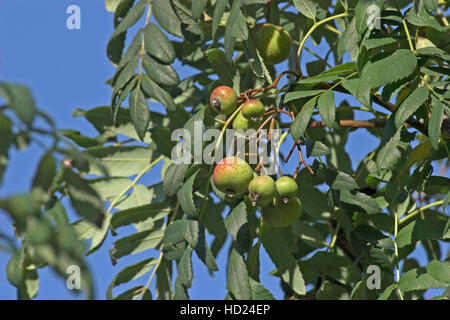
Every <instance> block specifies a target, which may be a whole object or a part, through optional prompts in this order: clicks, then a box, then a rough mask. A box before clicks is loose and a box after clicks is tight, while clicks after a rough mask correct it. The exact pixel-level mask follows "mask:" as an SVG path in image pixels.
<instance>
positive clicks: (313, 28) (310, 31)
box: [295, 12, 348, 76]
mask: <svg viewBox="0 0 450 320" xmlns="http://www.w3.org/2000/svg"><path fill="white" fill-rule="evenodd" d="M346 16H348V13H347V12H344V13H340V14H337V15H335V16H331V17H328V18H325V19H323V20H321V21H318V22H316V23H314V25H313V26H312V27H311V29H309V31H308V32H307V33H306V35H305V36H304V37H303V39H302V40H301V41H300V45H299V47H298V51H297V60H296V68H295V69H296V71H297V75H299V76H301V75H302V69H301V66H300V58H301V55H302V50H303V46H304V45H305V42H306V40H307V39H308V38H309V36H310V35H311V34H312V33H313V32H314V30H316V29H317V27H319V26H320V25H322V24H324V23H327V22H328V21H331V20H334V19H339V18H343V17H346Z"/></svg>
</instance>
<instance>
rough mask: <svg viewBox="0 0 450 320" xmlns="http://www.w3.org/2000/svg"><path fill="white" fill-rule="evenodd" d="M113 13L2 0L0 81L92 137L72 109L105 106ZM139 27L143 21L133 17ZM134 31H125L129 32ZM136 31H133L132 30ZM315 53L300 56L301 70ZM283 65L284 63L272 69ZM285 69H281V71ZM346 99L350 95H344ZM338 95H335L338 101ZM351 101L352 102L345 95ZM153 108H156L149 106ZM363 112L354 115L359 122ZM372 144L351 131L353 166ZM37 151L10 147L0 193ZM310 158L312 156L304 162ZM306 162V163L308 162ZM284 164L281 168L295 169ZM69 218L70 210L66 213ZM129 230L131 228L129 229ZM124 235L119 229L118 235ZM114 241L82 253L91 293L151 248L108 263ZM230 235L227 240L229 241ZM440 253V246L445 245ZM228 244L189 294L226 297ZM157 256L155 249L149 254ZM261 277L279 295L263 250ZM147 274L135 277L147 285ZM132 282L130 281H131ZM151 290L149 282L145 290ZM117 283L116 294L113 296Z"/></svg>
mask: <svg viewBox="0 0 450 320" xmlns="http://www.w3.org/2000/svg"><path fill="white" fill-rule="evenodd" d="M72 4H77V5H79V6H80V8H81V30H68V29H67V28H66V19H67V17H68V14H66V8H67V7H68V6H69V5H72ZM112 21H113V15H112V14H111V13H109V12H107V11H106V10H105V7H104V1H103V0H78V1H76V0H72V1H67V0H58V1H43V0H39V1H37V0H2V1H0V41H1V46H0V80H2V81H3V80H4V81H10V82H16V83H22V84H24V85H27V86H29V87H30V89H31V90H32V92H33V94H34V97H35V100H36V102H37V105H38V107H39V108H41V109H42V110H44V111H45V112H46V113H47V114H49V115H50V116H51V117H52V118H53V120H54V121H55V122H56V123H57V126H58V128H59V129H77V130H79V131H81V132H83V133H84V134H87V135H94V134H95V130H94V129H93V128H92V127H91V126H90V125H89V124H88V123H87V122H86V121H83V120H82V119H81V118H72V112H73V110H74V109H75V108H83V109H90V108H93V107H96V106H100V105H108V103H109V101H110V96H111V89H110V87H109V86H107V85H105V81H106V80H107V79H109V78H110V77H112V75H113V73H114V71H115V69H114V67H113V66H112V65H111V64H110V63H109V61H108V59H107V57H106V44H107V42H108V39H109V37H110V35H111V34H112V32H113V22H112ZM138 25H139V26H141V25H142V23H141V24H140V22H138ZM135 30H136V28H133V29H131V31H130V33H131V34H135ZM133 32H134V33H133ZM129 38H131V36H130V37H129ZM307 45H308V47H309V48H311V49H314V50H316V51H317V52H318V53H319V54H320V55H322V56H324V50H325V49H326V45H324V44H320V45H319V46H317V47H315V46H314V45H313V44H312V43H311V42H310V41H308V42H307ZM312 59H313V57H312V56H311V55H310V54H309V53H306V52H305V53H304V59H303V62H302V68H303V70H306V69H305V63H306V62H308V61H311V60H312ZM176 67H177V70H178V71H179V73H180V77H181V78H184V77H186V76H187V75H189V73H190V70H189V69H187V68H184V67H181V66H180V65H179V64H176ZM278 67H279V68H280V70H281V69H283V67H284V68H285V67H286V66H283V64H282V65H280V66H278ZM283 70H284V69H283ZM346 98H347V99H348V96H347V97H346ZM341 100H342V97H337V103H338V102H340V101H341ZM348 101H349V102H350V103H351V104H352V105H358V103H357V102H356V101H355V100H352V99H348ZM151 107H152V108H157V109H158V110H160V109H161V108H160V107H159V106H156V105H151ZM364 116H365V115H364V114H358V117H359V118H360V119H364ZM376 145H377V141H376V140H375V139H374V138H373V137H372V136H371V135H370V134H368V133H367V131H366V130H358V131H357V133H352V134H350V137H349V142H348V145H347V151H348V152H349V154H350V156H351V157H352V163H353V168H356V166H357V164H358V162H359V161H360V160H361V159H362V158H363V157H364V156H365V155H366V154H367V153H368V152H369V151H371V150H372V149H373V148H374V147H375V146H376ZM41 154H42V149H41V148H39V147H38V146H36V145H32V146H31V147H30V148H29V149H27V150H26V151H22V152H16V151H15V152H12V153H11V158H12V159H14V163H12V164H11V165H10V167H9V168H8V170H7V171H6V174H5V177H4V182H3V184H2V185H1V186H0V197H1V198H4V197H7V196H9V195H12V194H16V193H21V192H26V191H27V190H28V189H29V187H30V184H31V179H32V177H33V174H34V171H35V169H36V166H37V162H38V159H39V156H40V155H41ZM309 160H311V159H309ZM309 162H311V161H309ZM294 166H295V165H294V164H290V165H288V166H287V169H293V167H294ZM158 179H160V177H159V171H158V168H156V169H155V171H153V173H151V174H150V175H149V176H147V177H146V178H145V179H144V180H143V182H144V183H149V184H150V183H152V182H155V181H157V180H158ZM69 213H70V215H71V217H73V216H74V215H73V212H71V211H70V212H69ZM127 231H130V230H127ZM0 232H2V233H5V234H9V235H12V230H11V224H10V221H9V220H8V219H7V218H6V216H5V215H4V214H0ZM123 235H124V234H123V233H122V232H121V233H120V236H123ZM114 240H115V239H114V238H113V237H112V236H111V235H108V238H107V240H106V242H105V243H104V245H103V247H102V249H101V250H99V251H98V252H96V253H95V254H93V255H92V256H90V257H88V258H87V261H88V264H89V266H90V267H91V270H92V273H93V277H94V279H95V286H96V289H97V295H96V298H98V299H104V297H105V291H106V288H107V286H108V285H109V283H110V282H111V280H112V279H113V277H114V276H115V274H116V273H117V272H118V271H120V270H121V269H122V268H123V267H125V266H126V265H129V264H132V263H134V262H137V261H139V260H140V259H143V258H144V257H147V256H148V255H149V252H145V253H141V254H138V255H136V256H134V257H131V258H125V261H120V262H119V263H118V264H117V265H116V266H112V265H111V263H110V259H109V254H108V249H109V248H111V247H112V243H113V241H114ZM229 243H230V239H228V240H227V245H228V244H229ZM443 251H444V254H445V251H446V250H443ZM226 252H227V250H226V248H225V249H223V250H222V252H221V253H220V254H219V257H218V261H217V263H218V265H219V269H220V270H221V271H219V272H216V273H215V275H214V277H213V278H211V277H210V276H209V273H208V272H207V269H206V267H205V266H204V265H203V264H202V263H201V262H199V260H198V259H197V258H196V256H195V255H193V257H194V284H193V287H192V288H191V289H190V290H189V294H190V296H191V298H192V299H223V298H224V296H225V294H226V289H225V285H226ZM150 254H152V255H153V256H155V257H156V256H157V253H156V252H150ZM417 257H418V259H419V262H422V261H423V258H424V252H423V250H422V251H420V250H419V251H418V252H417ZM8 259H9V257H8V256H7V255H6V254H5V253H3V252H0V299H15V297H16V293H15V288H14V287H12V286H11V285H10V284H9V283H8V281H7V279H6V273H5V268H6V264H7V261H8ZM261 266H262V267H261V281H262V283H263V284H264V285H265V286H266V287H267V288H268V289H269V290H270V291H271V292H272V293H273V294H274V296H275V297H276V298H282V296H283V295H282V292H281V290H280V288H279V281H278V280H277V279H276V278H273V277H269V276H268V273H269V272H270V271H272V269H273V264H272V263H271V261H270V260H269V259H268V257H267V255H266V254H265V252H263V254H262V263H261ZM39 275H40V278H41V287H40V291H39V294H38V296H37V298H38V299H80V298H82V297H80V296H77V295H75V294H73V293H72V292H70V291H69V290H67V288H66V286H65V282H64V281H62V280H61V278H58V277H56V276H55V275H54V274H53V273H52V271H51V270H49V269H48V268H45V269H43V270H40V271H39ZM146 280H147V277H146V276H145V277H143V278H141V279H140V280H139V283H145V282H146ZM134 284H135V283H134ZM153 287H154V281H153V285H152V286H151V288H153ZM122 289H123V288H120V289H119V290H118V291H115V293H116V294H117V293H118V292H121V291H122Z"/></svg>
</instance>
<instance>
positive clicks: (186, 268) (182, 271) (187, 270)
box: [177, 249, 194, 288]
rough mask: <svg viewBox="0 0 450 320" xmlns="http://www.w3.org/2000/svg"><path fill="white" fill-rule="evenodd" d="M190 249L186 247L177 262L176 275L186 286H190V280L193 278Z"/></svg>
mask: <svg viewBox="0 0 450 320" xmlns="http://www.w3.org/2000/svg"><path fill="white" fill-rule="evenodd" d="M191 258H192V250H191V249H186V250H185V251H184V253H183V255H182V256H181V259H180V262H179V263H178V267H177V270H178V277H179V279H180V281H181V283H182V284H184V285H185V286H186V287H187V288H190V287H191V286H192V280H193V278H194V275H193V272H192V260H191Z"/></svg>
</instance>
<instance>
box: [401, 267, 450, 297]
mask: <svg viewBox="0 0 450 320" xmlns="http://www.w3.org/2000/svg"><path fill="white" fill-rule="evenodd" d="M398 285H399V288H400V290H402V291H405V292H408V291H417V290H427V289H432V288H433V289H439V288H447V287H448V283H442V282H440V281H438V280H436V279H435V278H433V277H432V276H431V275H430V274H429V273H426V272H425V270H424V269H423V268H414V269H412V270H409V271H408V272H406V273H405V274H403V275H402V276H401V277H400V280H399V282H398Z"/></svg>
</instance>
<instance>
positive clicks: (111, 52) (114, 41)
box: [106, 0, 134, 66]
mask: <svg viewBox="0 0 450 320" xmlns="http://www.w3.org/2000/svg"><path fill="white" fill-rule="evenodd" d="M133 4H134V0H122V1H121V2H120V3H119V4H118V6H117V8H116V10H115V13H114V28H117V27H118V25H119V24H120V22H121V21H123V19H124V18H125V16H126V15H127V14H128V13H129V12H130V9H131V8H132V7H133ZM126 29H127V28H125V31H126ZM125 31H124V32H119V33H116V32H114V33H113V35H112V36H111V38H110V39H109V41H108V44H107V47H106V55H107V56H108V59H109V61H110V62H111V63H112V64H113V65H114V66H117V65H118V64H119V63H120V60H121V57H122V52H123V48H124V47H125V36H126V32H125Z"/></svg>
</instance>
